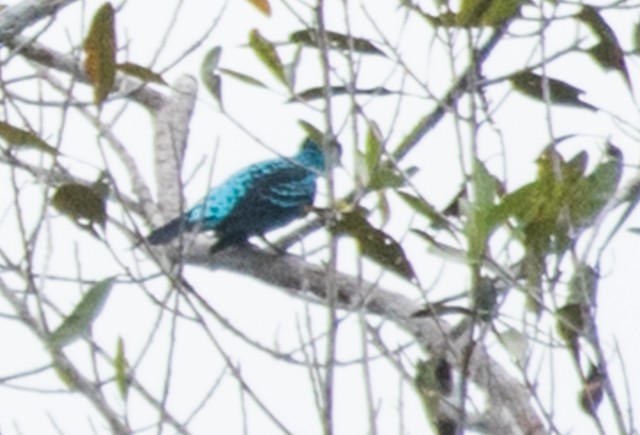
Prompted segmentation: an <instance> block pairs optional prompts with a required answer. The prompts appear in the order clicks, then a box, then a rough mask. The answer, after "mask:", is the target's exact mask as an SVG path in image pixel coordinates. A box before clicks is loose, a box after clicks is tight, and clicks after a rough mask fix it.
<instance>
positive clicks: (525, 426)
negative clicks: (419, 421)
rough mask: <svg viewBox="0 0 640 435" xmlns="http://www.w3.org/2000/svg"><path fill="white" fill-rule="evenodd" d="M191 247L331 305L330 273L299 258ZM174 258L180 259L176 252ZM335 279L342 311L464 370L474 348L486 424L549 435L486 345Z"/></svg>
mask: <svg viewBox="0 0 640 435" xmlns="http://www.w3.org/2000/svg"><path fill="white" fill-rule="evenodd" d="M189 247H190V248H189V252H187V253H185V254H184V258H183V261H184V263H185V264H191V265H197V266H202V267H206V268H209V269H214V270H215V269H225V270H229V271H233V272H238V273H241V274H243V275H248V276H252V277H254V278H257V279H259V280H261V281H263V282H265V283H267V284H270V285H273V286H275V287H279V288H286V289H289V290H291V291H293V292H296V293H300V294H302V293H311V294H313V295H314V296H316V297H318V298H319V299H320V300H321V301H326V297H327V295H326V274H327V271H326V270H325V269H324V268H322V267H320V266H317V265H313V264H310V263H308V262H306V261H304V260H302V259H300V258H298V257H293V256H289V255H285V256H283V255H279V254H273V253H269V252H266V251H262V250H259V249H257V248H253V247H249V248H239V247H238V248H230V249H227V250H225V251H222V252H220V253H218V254H216V255H215V256H213V257H212V256H211V255H210V254H209V244H207V243H204V242H198V241H196V243H194V244H193V245H191V244H189ZM172 254H174V255H175V251H173V252H172ZM333 279H334V281H333V283H334V285H335V286H336V291H337V299H338V302H339V307H340V308H341V309H344V310H348V311H358V310H360V309H362V308H364V309H365V311H366V312H367V313H369V314H376V315H379V316H381V317H383V318H384V319H387V320H389V321H391V322H393V323H395V324H396V325H398V326H399V327H400V328H402V329H404V330H405V331H407V332H408V333H409V334H411V335H412V336H413V337H415V338H416V340H417V341H418V342H419V343H420V344H421V345H422V346H424V348H425V349H427V350H428V351H429V352H431V353H433V354H436V355H446V357H447V358H448V359H449V360H451V361H452V362H453V365H454V366H456V367H457V368H458V369H460V368H461V367H463V365H464V364H463V362H464V357H463V356H464V355H465V352H466V351H467V349H468V348H469V346H473V349H474V351H473V354H472V355H471V358H470V362H469V365H468V368H469V370H470V378H471V379H472V380H473V382H474V383H476V384H477V385H478V386H479V387H480V388H481V389H482V390H483V391H484V392H485V394H486V395H487V400H488V402H489V403H490V404H491V405H490V406H489V410H488V415H487V419H486V422H485V424H486V425H489V426H491V428H494V429H495V428H500V431H499V432H500V433H526V434H531V435H537V434H543V433H545V431H544V425H543V423H542V421H541V420H540V418H539V416H538V414H537V413H536V410H535V409H534V407H533V406H532V405H531V403H530V400H529V399H530V397H531V394H530V392H529V391H527V389H526V388H525V387H524V386H523V385H522V384H521V383H520V382H518V380H517V379H515V378H514V377H513V376H511V375H510V374H509V373H507V371H506V370H505V369H504V368H503V367H502V366H501V365H500V364H498V363H497V362H496V361H494V360H493V359H492V358H491V356H490V355H489V354H488V352H487V350H486V348H485V347H484V346H483V344H482V343H475V342H473V343H470V340H469V339H468V334H462V335H461V337H459V338H453V337H451V336H450V335H449V331H450V330H451V326H450V325H449V324H447V323H446V322H444V321H442V320H440V319H439V320H434V319H433V318H431V317H414V316H413V314H414V313H416V312H417V311H419V310H420V309H422V308H423V307H422V306H421V305H419V304H417V303H416V302H414V301H412V300H410V299H409V298H407V297H405V296H403V295H400V294H398V293H395V292H393V291H390V290H386V289H382V288H380V287H377V286H376V285H374V284H371V283H367V282H362V281H358V280H357V279H355V278H353V277H351V276H348V275H345V274H339V273H335V275H334V277H333ZM505 428H508V430H505Z"/></svg>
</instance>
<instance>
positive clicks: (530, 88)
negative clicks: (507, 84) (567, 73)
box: [509, 71, 597, 110]
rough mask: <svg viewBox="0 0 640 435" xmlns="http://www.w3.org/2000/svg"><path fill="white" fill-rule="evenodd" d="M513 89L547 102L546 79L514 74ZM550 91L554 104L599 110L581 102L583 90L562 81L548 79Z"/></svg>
mask: <svg viewBox="0 0 640 435" xmlns="http://www.w3.org/2000/svg"><path fill="white" fill-rule="evenodd" d="M509 80H510V81H511V84H512V85H513V88H514V89H515V90H517V91H519V92H521V93H523V94H524V95H527V96H529V97H532V98H535V99H536V100H538V101H542V102H545V98H544V86H545V85H544V83H545V81H544V78H543V77H542V76H539V75H538V74H534V73H532V72H530V71H525V72H521V73H517V74H513V75H512V76H511V78H510V79H509ZM547 86H548V89H549V101H550V102H551V103H553V104H562V105H566V106H573V107H579V108H583V109H589V110H597V108H596V107H594V106H592V105H591V104H588V103H585V102H583V101H581V100H580V99H579V98H578V97H579V96H580V95H581V94H583V93H584V91H583V90H582V89H579V88H576V87H575V86H572V85H570V84H569V83H566V82H563V81H561V80H556V79H552V78H547Z"/></svg>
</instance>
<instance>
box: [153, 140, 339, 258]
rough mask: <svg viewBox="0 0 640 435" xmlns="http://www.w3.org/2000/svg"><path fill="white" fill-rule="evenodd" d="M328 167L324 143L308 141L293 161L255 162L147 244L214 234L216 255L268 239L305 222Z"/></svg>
mask: <svg viewBox="0 0 640 435" xmlns="http://www.w3.org/2000/svg"><path fill="white" fill-rule="evenodd" d="M326 166H327V165H326V164H325V154H324V152H323V150H322V148H321V146H320V144H319V143H318V141H316V140H314V139H312V138H310V137H307V138H306V139H305V140H304V141H303V142H302V146H301V147H300V150H299V151H298V153H297V154H295V155H294V156H292V157H289V158H287V157H281V158H278V159H272V160H266V161H262V162H258V163H254V164H252V165H250V166H248V167H246V168H244V169H242V170H240V171H239V172H236V173H235V174H234V175H232V176H231V177H229V178H228V179H227V180H226V181H224V182H223V183H222V184H220V185H218V186H216V187H213V188H212V189H211V190H209V192H208V193H207V195H206V196H205V197H204V198H203V199H202V200H200V201H199V202H198V203H196V204H195V205H194V206H193V207H192V208H191V209H189V210H188V211H187V212H186V213H184V214H183V215H181V216H178V217H176V218H174V219H172V220H171V221H169V222H168V223H166V224H165V225H163V226H161V227H160V228H157V229H155V230H153V231H152V232H151V233H150V234H149V235H148V236H147V237H146V241H147V242H148V243H149V244H150V245H162V244H167V243H169V242H171V241H172V240H174V239H175V238H176V237H178V236H179V235H180V234H182V233H184V232H194V231H198V232H201V231H210V230H213V231H214V232H215V235H216V239H217V240H216V242H215V243H214V245H213V246H212V247H211V249H210V252H211V253H215V252H218V251H221V250H223V249H225V248H227V247H229V246H232V245H241V244H244V243H246V242H247V240H248V238H249V237H251V236H256V235H259V236H263V235H264V233H266V232H268V231H271V230H273V229H276V228H280V227H283V226H285V225H287V224H288V223H290V222H292V221H294V220H295V219H298V218H300V217H303V216H304V215H305V214H306V212H307V210H308V207H310V206H311V205H312V204H313V201H314V199H315V195H316V179H317V178H318V176H319V175H321V174H322V173H324V171H325V170H326Z"/></svg>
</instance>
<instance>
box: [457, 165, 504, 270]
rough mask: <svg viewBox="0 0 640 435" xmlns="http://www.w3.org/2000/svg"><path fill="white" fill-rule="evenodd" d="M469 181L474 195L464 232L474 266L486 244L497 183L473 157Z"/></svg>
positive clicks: (478, 262) (480, 258)
mask: <svg viewBox="0 0 640 435" xmlns="http://www.w3.org/2000/svg"><path fill="white" fill-rule="evenodd" d="M471 183H472V186H473V192H474V195H473V199H472V201H471V203H470V209H469V211H468V219H467V222H466V225H465V234H466V236H467V241H468V244H469V250H468V256H469V260H470V262H471V264H472V265H474V267H475V266H477V265H479V264H480V262H481V260H482V258H483V257H484V252H485V248H486V244H487V241H488V239H489V235H490V233H491V230H492V227H491V225H492V222H491V220H490V217H491V213H492V210H493V209H494V208H495V200H496V195H497V187H498V184H497V181H496V178H495V177H494V176H493V175H491V174H490V173H489V171H488V170H487V168H486V167H485V166H484V164H483V163H482V162H481V161H480V160H478V159H475V160H474V163H473V170H472V173H471Z"/></svg>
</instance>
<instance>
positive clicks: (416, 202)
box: [396, 191, 453, 233]
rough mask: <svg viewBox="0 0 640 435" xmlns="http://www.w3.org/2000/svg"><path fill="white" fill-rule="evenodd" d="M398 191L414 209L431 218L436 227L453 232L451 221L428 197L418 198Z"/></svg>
mask: <svg viewBox="0 0 640 435" xmlns="http://www.w3.org/2000/svg"><path fill="white" fill-rule="evenodd" d="M396 193H397V194H398V196H400V198H402V200H403V201H404V202H406V203H407V204H408V205H409V206H410V207H411V208H412V209H413V210H414V211H416V212H417V213H419V214H421V215H422V216H424V217H426V218H427V219H428V220H430V221H431V222H432V225H433V226H434V227H435V228H446V229H447V230H449V232H451V233H453V228H451V226H450V225H449V221H448V220H447V219H446V218H445V217H444V216H443V215H442V214H441V213H440V212H439V211H438V210H437V209H436V208H435V207H434V206H433V205H431V204H430V203H429V202H428V201H427V200H426V199H424V198H418V197H416V196H413V195H411V194H409V193H406V192H402V191H397V192H396Z"/></svg>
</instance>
